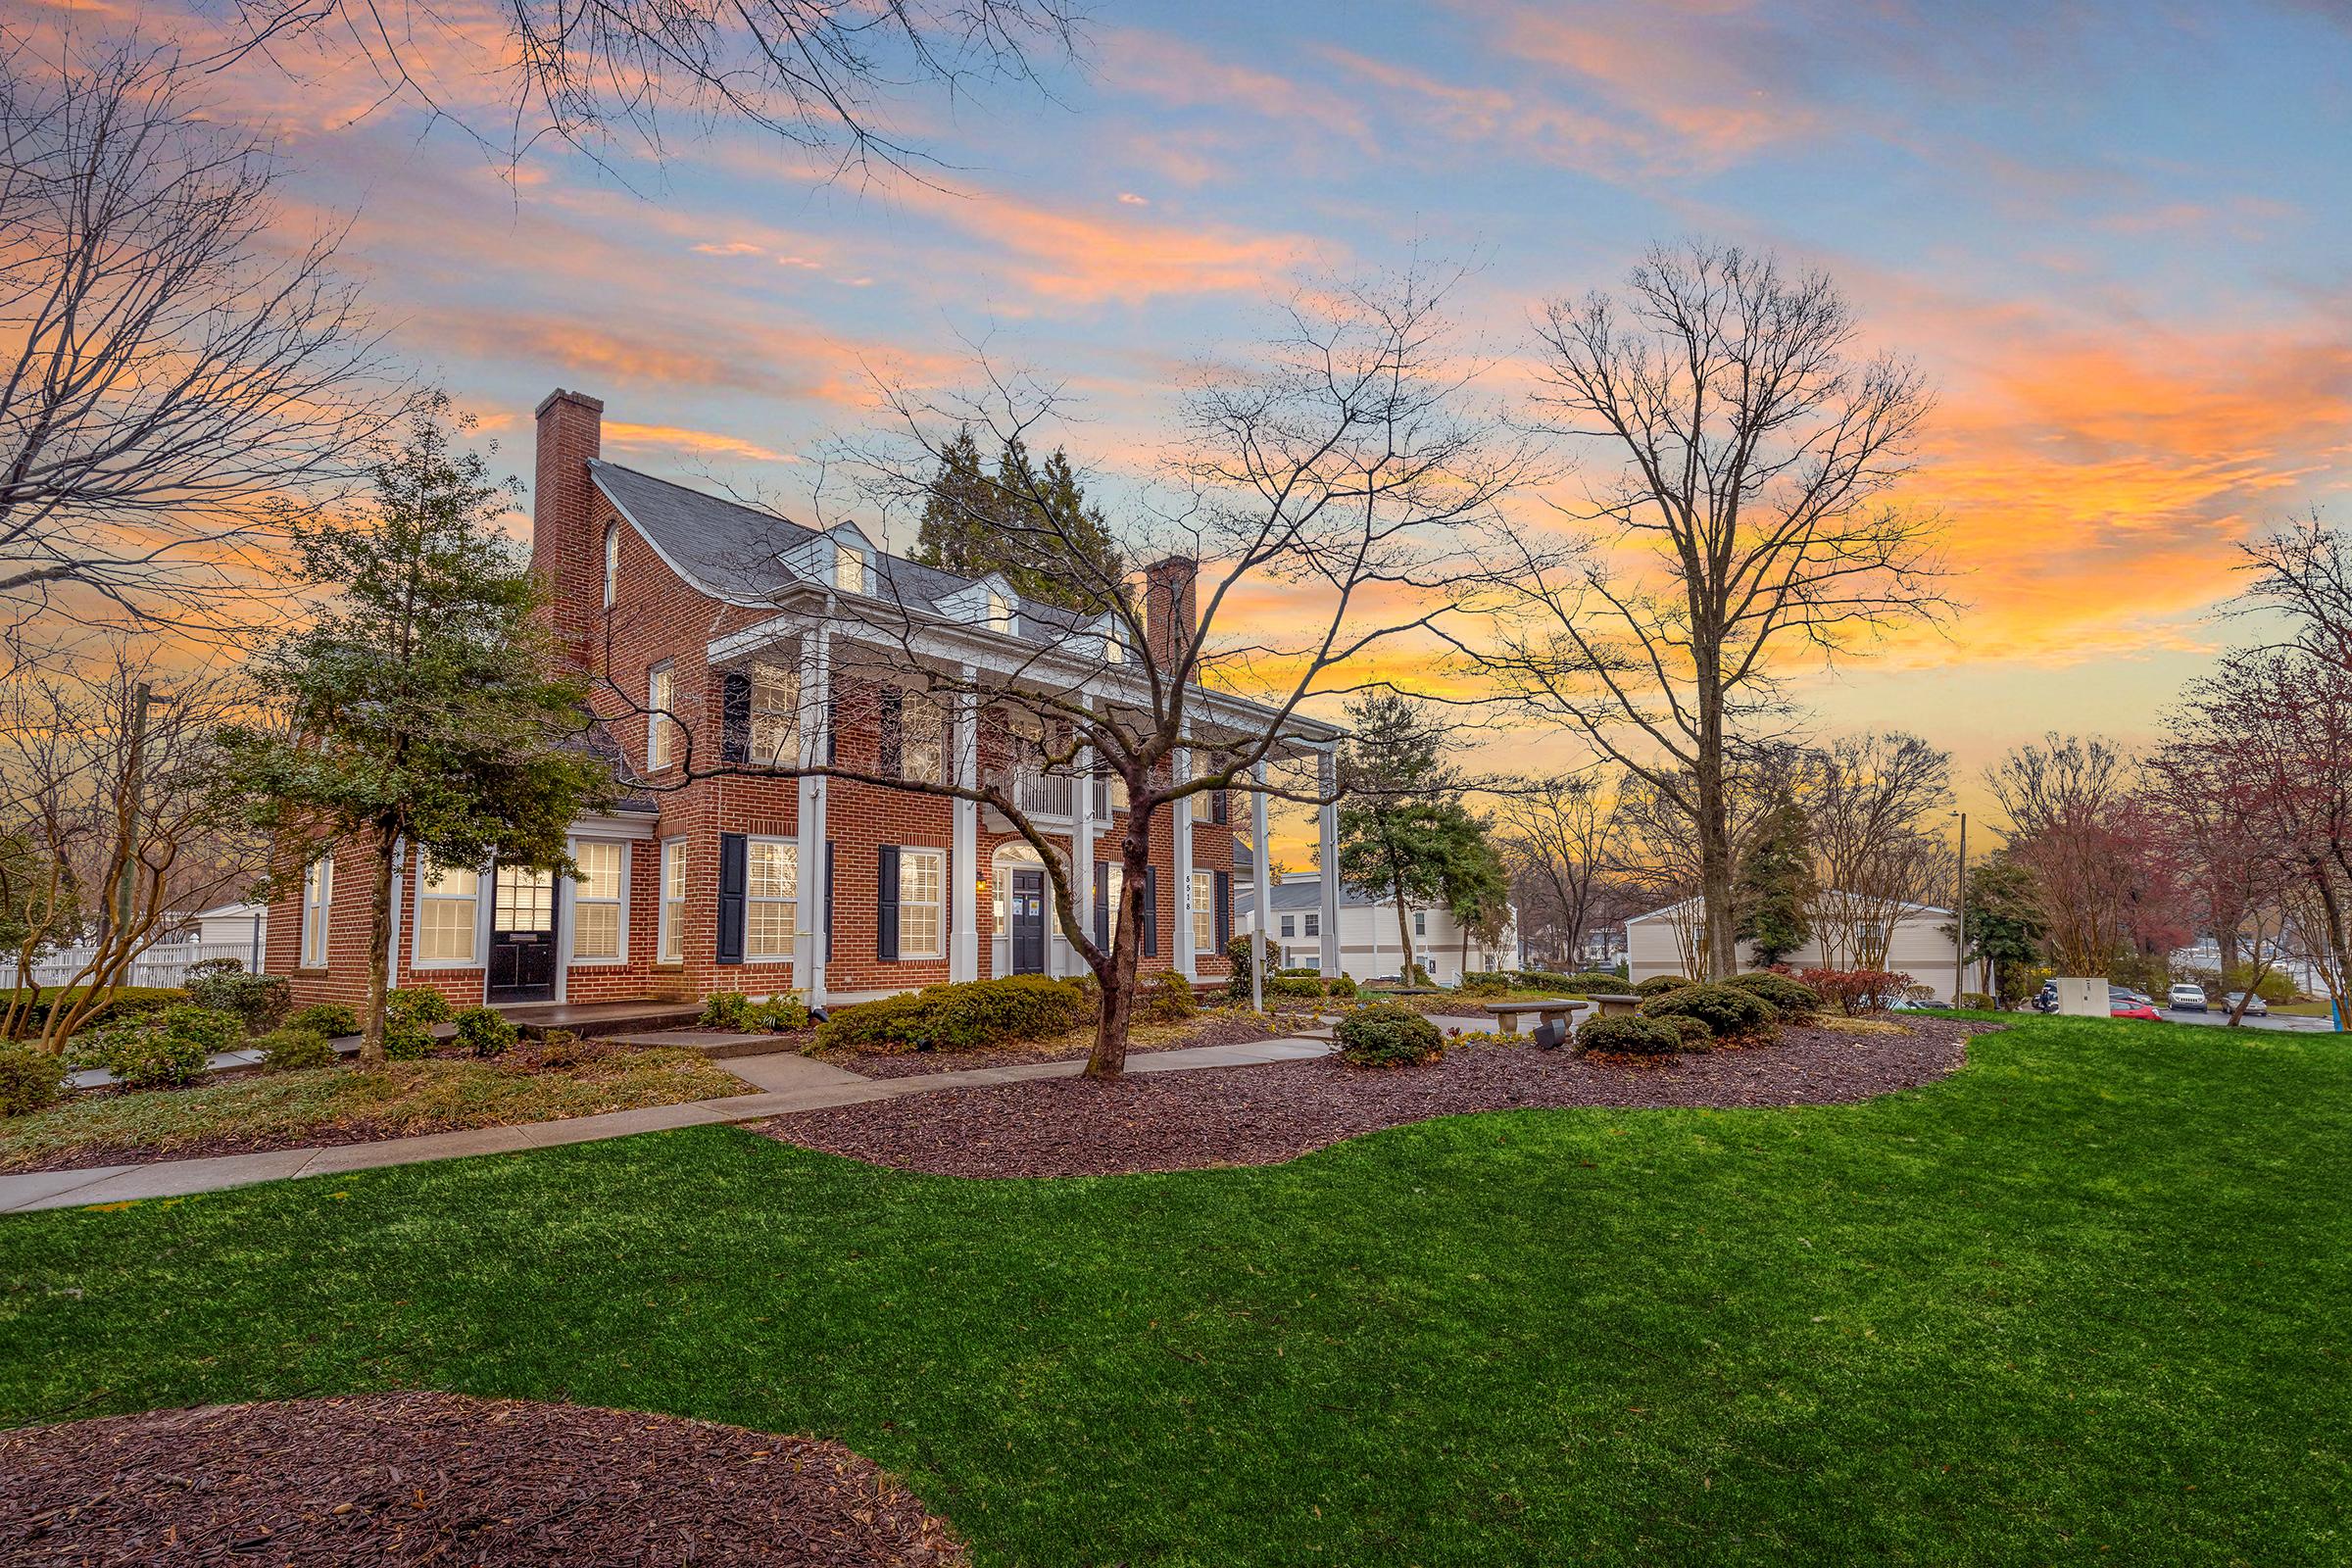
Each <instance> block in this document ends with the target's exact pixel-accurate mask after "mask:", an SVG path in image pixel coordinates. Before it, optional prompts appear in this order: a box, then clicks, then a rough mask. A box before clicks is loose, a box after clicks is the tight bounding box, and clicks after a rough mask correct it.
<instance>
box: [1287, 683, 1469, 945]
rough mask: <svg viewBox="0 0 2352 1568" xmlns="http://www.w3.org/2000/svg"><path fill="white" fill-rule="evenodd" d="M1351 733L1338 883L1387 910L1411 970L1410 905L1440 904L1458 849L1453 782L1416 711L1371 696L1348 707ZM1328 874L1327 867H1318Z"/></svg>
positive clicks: (1434, 735)
mask: <svg viewBox="0 0 2352 1568" xmlns="http://www.w3.org/2000/svg"><path fill="white" fill-rule="evenodd" d="M1348 723H1349V725H1350V727H1351V728H1352V729H1353V731H1354V734H1353V736H1352V738H1351V739H1350V740H1349V741H1348V749H1347V751H1346V752H1345V753H1343V754H1342V756H1341V759H1340V789H1341V791H1342V799H1341V803H1340V837H1339V855H1338V859H1339V862H1340V863H1339V865H1338V867H1337V870H1338V872H1339V877H1340V881H1341V883H1342V885H1344V886H1346V887H1348V888H1351V889H1353V890H1354V891H1355V892H1357V893H1361V894H1363V895H1364V896H1365V897H1367V898H1371V899H1376V900H1379V901H1381V902H1383V903H1388V902H1394V903H1395V905H1396V907H1397V938H1398V940H1399V941H1400V942H1401V944H1402V946H1403V952H1404V957H1403V959H1402V960H1401V963H1400V965H1399V968H1398V972H1399V974H1400V975H1402V976H1403V977H1404V978H1405V979H1406V980H1408V981H1409V980H1410V979H1411V978H1412V970H1413V922H1412V913H1411V908H1412V906H1413V905H1416V904H1419V905H1424V906H1427V905H1436V904H1442V903H1444V902H1445V900H1446V874H1447V870H1448V868H1449V867H1450V866H1451V864H1452V863H1453V860H1454V859H1455V858H1456V857H1457V856H1458V855H1459V854H1461V852H1462V841H1463V836H1464V830H1463V827H1462V818H1464V817H1465V816H1467V815H1468V813H1467V812H1465V811H1464V810H1463V809H1462V807H1461V802H1460V800H1459V799H1458V794H1459V791H1460V787H1461V780H1460V776H1459V775H1458V774H1457V773H1456V772H1455V771H1454V770H1453V769H1451V768H1449V767H1447V766H1446V764H1445V763H1444V762H1443V761H1441V760H1440V759H1439V750H1440V746H1441V744H1442V742H1443V740H1444V731H1443V730H1441V729H1439V728H1438V727H1437V726H1436V725H1435V724H1433V723H1432V722H1431V721H1430V719H1429V718H1428V716H1427V715H1426V714H1425V713H1424V712H1423V711H1422V710H1421V708H1420V707H1419V705H1417V704H1415V703H1413V702H1411V701H1410V700H1408V699H1406V698H1403V697H1398V696H1396V695H1394V694H1392V693H1386V692H1381V693H1374V694H1373V695H1371V696H1368V697H1366V698H1364V699H1362V700H1361V701H1359V702H1355V703H1351V704H1349V705H1348ZM1323 869H1324V873H1325V874H1326V875H1329V874H1331V872H1332V870H1333V869H1334V868H1333V867H1330V866H1325V867H1324V868H1323Z"/></svg>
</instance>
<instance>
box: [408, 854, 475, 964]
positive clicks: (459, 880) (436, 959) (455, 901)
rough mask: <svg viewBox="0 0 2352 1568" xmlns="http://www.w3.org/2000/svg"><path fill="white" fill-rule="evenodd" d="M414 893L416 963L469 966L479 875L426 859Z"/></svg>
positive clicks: (464, 867) (471, 957)
mask: <svg viewBox="0 0 2352 1568" xmlns="http://www.w3.org/2000/svg"><path fill="white" fill-rule="evenodd" d="M423 872H424V876H423V881H422V882H421V883H420V884H419V885H418V887H417V962H418V963H471V962H473V957H474V930H475V927H476V925H477V923H478V917H479V915H480V912H481V904H482V874H481V873H480V872H479V871H476V870H473V869H471V868H470V867H467V866H456V865H441V864H439V863H437V862H435V861H434V860H433V859H431V858H429V857H428V858H426V860H425V862H424V867H423Z"/></svg>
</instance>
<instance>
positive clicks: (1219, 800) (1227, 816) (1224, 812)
mask: <svg viewBox="0 0 2352 1568" xmlns="http://www.w3.org/2000/svg"><path fill="white" fill-rule="evenodd" d="M1232 818H1233V808H1232V806H1230V805H1229V804H1227V797H1226V794H1225V792H1224V791H1223V790H1219V791H1217V792H1216V793H1215V794H1213V795H1211V796H1210V797H1209V798H1208V819H1209V820H1210V821H1211V822H1227V821H1231V820H1232Z"/></svg>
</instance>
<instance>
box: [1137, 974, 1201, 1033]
mask: <svg viewBox="0 0 2352 1568" xmlns="http://www.w3.org/2000/svg"><path fill="white" fill-rule="evenodd" d="M1135 1010H1136V1015H1137V1016H1138V1017H1140V1018H1142V1019H1143V1020H1144V1021H1145V1022H1146V1023H1182V1022H1184V1020H1185V1019H1187V1018H1190V1017H1192V1016H1193V1015H1194V1014H1196V1013H1198V1012H1199V1011H1200V1010H1201V1005H1200V1004H1199V1003H1198V1002H1197V1001H1195V1000H1194V997H1193V983H1192V982H1191V981H1190V980H1187V979H1186V978H1185V977H1184V976H1183V975H1181V974H1179V973H1177V972H1176V971H1175V970H1174V969H1163V970H1161V971H1160V972H1159V973H1158V974H1155V975H1153V976H1152V983H1151V984H1150V985H1148V986H1145V987H1144V988H1143V994H1142V995H1141V996H1139V997H1137V998H1136V999H1135Z"/></svg>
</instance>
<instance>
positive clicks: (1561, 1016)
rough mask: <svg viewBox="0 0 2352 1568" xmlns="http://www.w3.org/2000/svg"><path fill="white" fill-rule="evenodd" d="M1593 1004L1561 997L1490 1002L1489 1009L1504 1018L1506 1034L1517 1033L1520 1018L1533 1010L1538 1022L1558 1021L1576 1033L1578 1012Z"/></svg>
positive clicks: (1561, 1025) (1498, 1016)
mask: <svg viewBox="0 0 2352 1568" xmlns="http://www.w3.org/2000/svg"><path fill="white" fill-rule="evenodd" d="M1592 1005H1593V1004H1591V1003H1590V1002H1583V1001H1576V1000H1572V999H1570V998H1567V997H1560V998H1557V999H1554V1000H1546V1001H1544V1002H1490V1003H1488V1004H1487V1011H1489V1012H1491V1013H1493V1014H1494V1015H1495V1017H1497V1018H1499V1019H1501V1020H1502V1032H1503V1033H1504V1034H1506V1035H1515V1034H1517V1033H1518V1032H1519V1020H1520V1019H1521V1018H1522V1017H1524V1016H1526V1015H1527V1014H1529V1013H1531V1012H1532V1013H1534V1014H1535V1015H1536V1020H1537V1022H1538V1023H1556V1024H1558V1025H1559V1026H1560V1027H1561V1028H1563V1029H1566V1030H1568V1031H1569V1032H1570V1033H1574V1032H1575V1029H1576V1014H1578V1013H1580V1012H1582V1011H1584V1010H1585V1009H1586V1008H1587V1007H1590V1006H1592Z"/></svg>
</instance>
